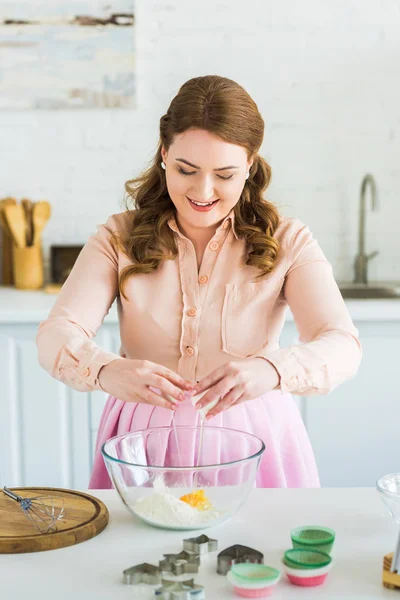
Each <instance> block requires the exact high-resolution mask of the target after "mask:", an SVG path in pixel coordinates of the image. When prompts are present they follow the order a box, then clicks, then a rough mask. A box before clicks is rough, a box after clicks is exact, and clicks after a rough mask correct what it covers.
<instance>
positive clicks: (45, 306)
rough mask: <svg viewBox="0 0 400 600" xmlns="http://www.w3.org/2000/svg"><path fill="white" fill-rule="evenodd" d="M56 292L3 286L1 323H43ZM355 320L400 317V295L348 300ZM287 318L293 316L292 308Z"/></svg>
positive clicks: (111, 317)
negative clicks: (48, 292)
mask: <svg viewBox="0 0 400 600" xmlns="http://www.w3.org/2000/svg"><path fill="white" fill-rule="evenodd" d="M56 297H57V296H56V295H55V294H47V293H45V292H43V291H37V292H36V291H28V290H27V291H25V290H16V289H15V288H13V287H4V286H0V324H1V323H7V324H9V323H39V322H40V321H43V320H44V319H46V318H47V315H48V314H49V312H50V309H51V307H52V306H53V304H54V302H55V300H56ZM346 305H347V306H348V309H349V312H350V315H351V317H352V319H353V320H354V321H393V320H395V321H400V299H393V300H392V299H390V300H386V299H385V300H346ZM287 320H288V321H292V320H293V316H292V314H291V312H290V311H289V310H288V312H287ZM117 321H118V316H117V310H116V305H115V303H114V305H113V306H112V307H111V309H110V312H109V314H108V315H107V317H106V318H105V321H104V322H105V323H117Z"/></svg>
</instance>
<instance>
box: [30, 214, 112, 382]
mask: <svg viewBox="0 0 400 600" xmlns="http://www.w3.org/2000/svg"><path fill="white" fill-rule="evenodd" d="M118 217H119V215H114V216H113V217H110V219H109V220H108V221H107V223H106V224H105V225H101V226H99V228H98V231H97V233H96V234H95V235H93V236H92V237H91V238H90V239H89V240H88V242H87V244H86V245H85V246H84V248H83V249H82V251H81V253H80V254H79V256H78V259H77V260H76V262H75V264H74V267H73V269H72V271H71V273H70V275H69V277H68V279H67V281H66V282H65V284H64V285H63V288H62V290H61V292H60V294H59V296H58V298H57V300H56V302H55V304H54V306H53V308H52V310H51V312H50V314H49V317H48V318H47V319H46V320H45V321H43V322H42V323H40V325H39V330H38V334H37V336H36V343H37V348H38V358H39V363H40V365H41V366H42V367H43V368H44V369H45V370H46V371H47V372H48V373H49V374H50V375H51V376H52V377H54V378H56V379H58V380H59V381H62V382H63V383H65V384H66V385H69V386H70V387H72V388H74V389H76V390H78V391H92V390H100V389H101V386H100V384H99V377H98V376H99V372H100V369H101V368H102V367H103V366H104V365H106V364H108V363H110V362H111V361H112V360H115V359H118V358H121V356H120V355H119V354H115V353H113V352H107V351H105V350H102V349H101V348H100V347H99V346H97V344H95V342H94V341H93V340H92V338H93V337H95V335H96V333H97V331H98V329H99V327H100V325H101V324H102V322H103V320H104V318H105V316H106V315H107V313H108V312H109V309H110V307H111V305H112V303H113V302H114V300H115V298H116V297H117V295H118V255H117V250H116V248H115V247H114V244H113V243H112V239H111V238H112V235H111V233H112V231H113V229H115V228H116V223H115V219H116V218H118Z"/></svg>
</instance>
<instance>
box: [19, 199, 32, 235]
mask: <svg viewBox="0 0 400 600" xmlns="http://www.w3.org/2000/svg"><path fill="white" fill-rule="evenodd" d="M21 204H22V208H23V209H24V213H25V221H26V244H27V246H32V243H33V220H32V212H33V202H32V200H28V198H23V199H22V200H21Z"/></svg>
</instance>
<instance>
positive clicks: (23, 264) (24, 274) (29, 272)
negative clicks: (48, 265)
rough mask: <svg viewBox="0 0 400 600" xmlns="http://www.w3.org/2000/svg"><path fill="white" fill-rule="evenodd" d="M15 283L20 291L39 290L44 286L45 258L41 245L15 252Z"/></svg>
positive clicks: (15, 249)
mask: <svg viewBox="0 0 400 600" xmlns="http://www.w3.org/2000/svg"><path fill="white" fill-rule="evenodd" d="M13 262H14V282H15V287H16V288H18V289H19V290H38V289H40V288H41V287H42V286H43V257H42V248H41V246H39V245H36V246H26V247H25V248H17V247H16V246H14V250H13Z"/></svg>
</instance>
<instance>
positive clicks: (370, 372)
mask: <svg viewBox="0 0 400 600" xmlns="http://www.w3.org/2000/svg"><path fill="white" fill-rule="evenodd" d="M355 325H356V327H357V328H358V329H359V331H360V338H361V341H362V344H363V360H362V363H361V366H360V368H359V371H358V373H357V375H356V376H355V377H354V378H353V379H352V380H350V381H348V382H346V383H345V384H343V385H342V386H340V387H338V388H337V389H336V390H334V391H333V392H332V393H331V394H329V395H327V396H312V397H310V398H307V401H306V403H305V406H306V408H305V414H304V419H305V421H306V424H307V429H308V432H309V435H310V438H311V442H312V445H313V448H314V452H315V455H316V458H317V462H318V466H319V469H320V475H321V484H322V485H323V486H332V487H334V486H374V485H375V482H376V480H377V479H378V478H379V477H381V476H382V475H384V474H386V473H393V472H400V388H399V383H398V381H399V380H400V365H399V355H400V322H399V321H373V320H372V321H371V322H361V323H359V322H357V321H356V322H355Z"/></svg>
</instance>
